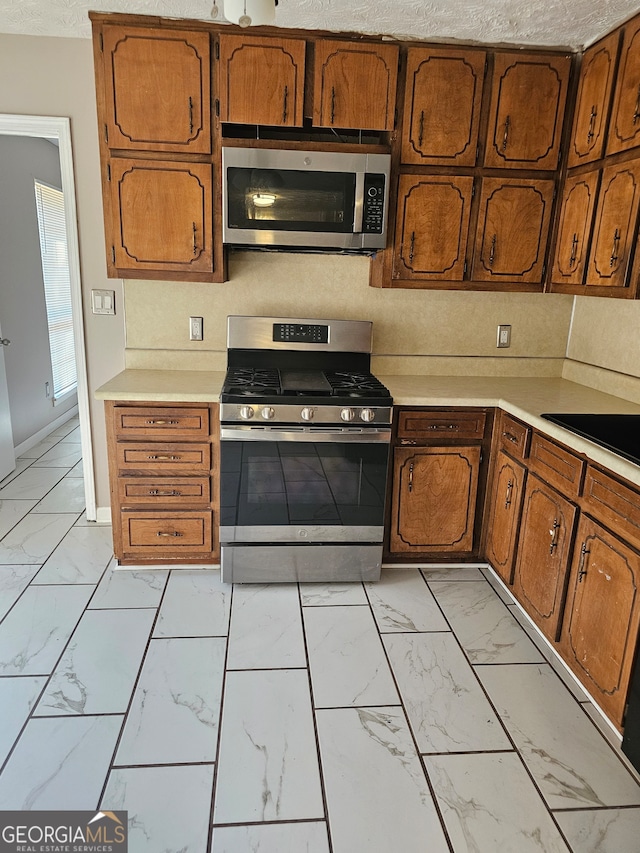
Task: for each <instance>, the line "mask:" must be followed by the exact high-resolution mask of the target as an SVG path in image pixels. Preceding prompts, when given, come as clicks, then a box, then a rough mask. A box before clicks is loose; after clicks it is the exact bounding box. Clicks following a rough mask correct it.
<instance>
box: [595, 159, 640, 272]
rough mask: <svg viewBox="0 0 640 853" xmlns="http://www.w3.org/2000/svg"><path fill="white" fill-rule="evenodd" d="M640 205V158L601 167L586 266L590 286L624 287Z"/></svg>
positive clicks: (633, 245) (634, 239) (633, 246)
mask: <svg viewBox="0 0 640 853" xmlns="http://www.w3.org/2000/svg"><path fill="white" fill-rule="evenodd" d="M639 206H640V161H637V160H632V161H630V162H629V163H622V164H620V165H618V166H608V167H607V168H606V169H603V170H602V181H601V184H600V194H599V196H598V206H597V208H596V214H595V221H594V227H593V242H592V245H591V254H590V256H589V266H588V268H587V279H586V284H587V285H594V286H600V287H603V286H604V287H625V286H626V284H627V272H628V270H629V267H630V260H631V255H632V253H633V250H634V248H635V241H636V230H637V223H638V208H639Z"/></svg>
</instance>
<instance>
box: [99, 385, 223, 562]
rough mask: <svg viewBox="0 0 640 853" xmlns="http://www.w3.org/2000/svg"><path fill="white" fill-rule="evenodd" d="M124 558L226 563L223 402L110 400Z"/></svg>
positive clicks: (115, 518)
mask: <svg viewBox="0 0 640 853" xmlns="http://www.w3.org/2000/svg"><path fill="white" fill-rule="evenodd" d="M106 417H107V438H108V446H109V476H110V484H111V516H112V523H113V539H114V542H113V545H114V553H115V556H116V558H117V559H118V561H119V562H120V563H121V564H144V563H146V564H149V563H158V564H160V563H161V564H171V563H175V562H184V563H189V562H198V563H217V562H219V544H218V537H217V529H218V515H219V510H218V508H219V494H218V491H219V486H218V471H219V465H218V460H219V441H218V417H217V406H216V405H209V404H206V403H201V404H196V403H193V404H182V405H177V406H167V405H164V404H161V403H158V404H152V403H149V404H145V405H141V404H140V403H124V402H122V403H120V402H116V403H111V402H109V403H107V404H106Z"/></svg>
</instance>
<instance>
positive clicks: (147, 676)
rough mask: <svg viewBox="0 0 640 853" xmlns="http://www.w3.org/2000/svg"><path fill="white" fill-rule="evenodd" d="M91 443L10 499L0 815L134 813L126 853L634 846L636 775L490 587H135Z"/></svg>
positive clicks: (25, 468)
mask: <svg viewBox="0 0 640 853" xmlns="http://www.w3.org/2000/svg"><path fill="white" fill-rule="evenodd" d="M74 430H75V427H74V425H73V422H70V424H69V429H68V430H66V431H65V430H60V431H57V435H52V436H50V437H48V438H47V439H46V440H45V441H44V442H42V443H41V445H40V446H39V448H34V449H33V450H32V451H30V452H29V455H28V456H25V458H23V459H21V460H20V464H19V466H18V468H19V470H18V471H17V472H15V473H14V474H13V475H11V476H10V477H9V478H7V479H6V480H5V481H3V482H1V483H0V810H4V809H25V810H38V809H61V810H66V809H97V808H98V807H100V808H107V809H126V810H127V811H128V815H129V850H130V851H131V853H168V852H169V851H176V853H178V851H180V853H426V851H428V853H441V852H442V853H497V851H504V853H534V851H535V853H556V851H558V853H559V851H564V853H567V851H573V853H596V851H597V853H632V851H636V850H638V849H639V845H638V837H639V836H640V778H639V777H638V776H637V775H636V774H634V773H633V772H632V771H631V770H630V768H629V767H628V766H627V765H626V764H625V761H624V759H623V757H622V755H621V753H620V751H619V748H618V741H617V739H616V737H615V735H614V734H613V733H612V731H611V729H610V728H609V727H608V726H607V725H606V724H605V723H603V722H602V720H601V719H600V717H599V715H598V713H597V711H595V710H594V709H593V707H592V706H591V704H590V702H589V700H588V696H587V695H586V694H585V693H584V692H583V691H582V690H581V688H580V687H578V686H577V685H576V684H575V682H574V681H573V680H572V679H571V677H570V676H568V675H567V674H566V672H565V671H564V669H563V667H562V665H561V664H559V663H558V662H557V661H554V660H553V658H549V659H547V657H548V655H549V652H548V649H547V647H546V645H545V644H544V642H542V641H541V640H540V638H539V636H538V635H537V634H536V633H535V632H534V631H532V629H531V626H530V624H529V623H528V621H527V619H526V617H524V616H523V615H522V614H521V612H520V610H519V608H518V607H517V606H516V605H514V603H513V601H512V600H511V599H510V597H509V596H508V594H507V593H506V591H505V590H504V589H503V588H502V587H501V585H500V584H499V583H498V581H497V580H496V579H495V578H494V576H493V575H492V573H491V572H490V571H489V570H488V569H483V568H477V567H462V566H461V567H452V568H448V569H442V568H435V567H431V568H430V567H427V566H422V567H410V568H401V569H399V568H388V569H385V570H384V571H383V577H382V580H381V581H380V582H379V583H377V584H343V585H340V584H338V585H335V584H334V585H325V584H300V585H297V584H287V585H246V586H242V585H238V586H236V587H234V588H230V587H229V586H228V585H225V584H222V583H221V581H220V575H219V572H218V571H217V570H211V569H207V568H204V567H179V568H174V569H172V570H168V569H166V568H162V567H158V568H157V569H147V570H139V571H137V570H118V569H116V567H115V565H114V561H113V559H112V552H111V545H110V528H109V527H108V526H104V525H95V524H91V523H87V521H86V519H85V518H84V515H83V507H82V505H81V501H79V500H78V496H79V495H81V490H79V489H78V488H77V487H74V485H73V484H71V485H69V483H70V481H71V480H73V479H74V478H75V479H77V478H78V472H79V471H80V476H81V470H80V469H79V468H78V465H79V464H80V463H79V462H78V459H76V458H75V453H77V452H78V451H79V445H78V446H77V447H76V448H74V447H73V446H72V445H73V444H74V443H75V444H76V445H77V438H76V439H75V442H74V436H77V432H74ZM59 444H64V445H66V446H63V447H61V448H59V449H58V450H57V451H56V447H58V445H59ZM36 463H39V464H36Z"/></svg>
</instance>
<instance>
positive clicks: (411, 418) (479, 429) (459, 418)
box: [398, 411, 487, 441]
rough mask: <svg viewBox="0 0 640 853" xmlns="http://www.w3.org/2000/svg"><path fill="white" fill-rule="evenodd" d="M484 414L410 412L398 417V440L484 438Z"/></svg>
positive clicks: (485, 416)
mask: <svg viewBox="0 0 640 853" xmlns="http://www.w3.org/2000/svg"><path fill="white" fill-rule="evenodd" d="M486 420H487V415H486V412H483V411H479V412H459V411H458V412H447V411H440V412H424V411H422V412H411V411H401V412H400V414H399V417H398V438H409V439H416V440H424V439H427V438H436V439H437V440H438V441H441V440H442V439H443V438H449V437H450V438H454V439H460V438H465V439H469V438H477V439H482V438H484V428H485V423H486Z"/></svg>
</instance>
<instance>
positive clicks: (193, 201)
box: [111, 159, 213, 272]
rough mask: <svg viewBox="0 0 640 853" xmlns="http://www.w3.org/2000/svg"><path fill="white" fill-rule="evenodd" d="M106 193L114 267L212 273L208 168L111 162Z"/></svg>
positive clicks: (156, 161) (171, 163) (174, 164)
mask: <svg viewBox="0 0 640 853" xmlns="http://www.w3.org/2000/svg"><path fill="white" fill-rule="evenodd" d="M111 192H112V210H113V216H114V227H113V236H114V254H115V265H116V267H118V268H120V269H132V270H135V269H148V270H162V271H176V272H188V271H194V272H210V271H211V270H212V269H213V249H212V239H213V233H212V225H211V207H212V187H211V166H209V165H208V164H205V163H181V162H177V161H174V162H169V161H159V160H124V159H123V160H121V159H114V160H112V162H111Z"/></svg>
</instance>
